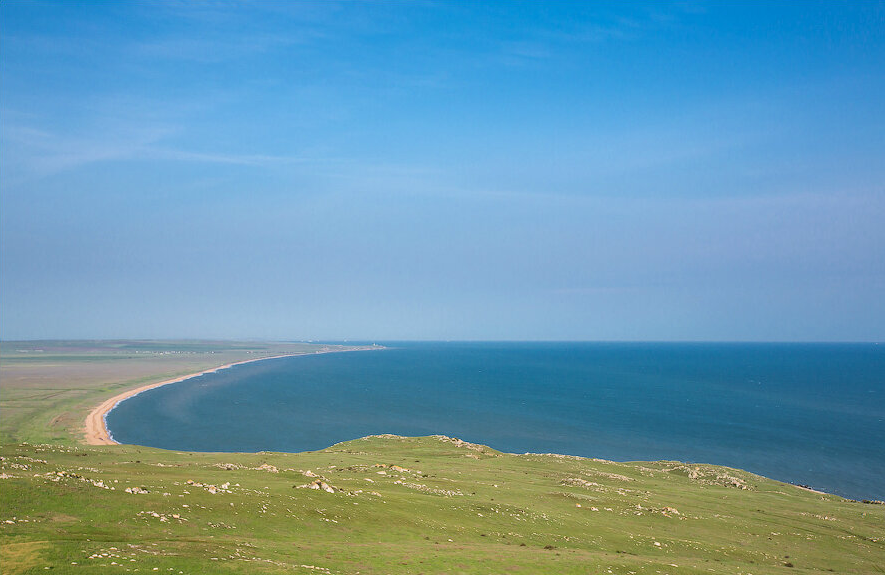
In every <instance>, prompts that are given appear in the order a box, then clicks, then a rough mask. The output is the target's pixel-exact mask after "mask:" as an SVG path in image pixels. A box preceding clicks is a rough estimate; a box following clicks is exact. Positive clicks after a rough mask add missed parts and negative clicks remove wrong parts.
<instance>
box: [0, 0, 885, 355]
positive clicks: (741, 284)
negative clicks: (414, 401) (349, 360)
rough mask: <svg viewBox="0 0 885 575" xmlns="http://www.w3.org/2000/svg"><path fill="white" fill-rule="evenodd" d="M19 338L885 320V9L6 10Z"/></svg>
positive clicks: (512, 334)
mask: <svg viewBox="0 0 885 575" xmlns="http://www.w3.org/2000/svg"><path fill="white" fill-rule="evenodd" d="M0 338H2V339H4V340H13V339H56V338H90V339H107V338H222V339H236V338H257V339H275V340H343V339H350V340H380V341H383V340H398V339H401V340H404V339H425V340H446V339H455V340H457V339H460V340H667V341H670V340H676V341H678V340H690V341H708V340H713V341H881V340H883V339H885V3H883V2H875V1H864V2H811V1H808V2H804V1H803V2H776V3H771V2H719V1H717V2H712V1H711V2H701V1H698V2H635V1H634V2H584V1H580V2H578V1H576V2H528V1H526V2H517V1H510V2H507V1H488V2H460V1H454V2H420V1H418V2H395V1H385V2H381V1H379V2H340V3H338V2H330V1H322V2H279V3H274V2H238V1H205V2H184V1H182V2H175V1H157V2H151V1H139V2H85V1H84V2H70V1H66V2H44V1H27V2H26V1H21V0H4V1H3V2H2V3H0Z"/></svg>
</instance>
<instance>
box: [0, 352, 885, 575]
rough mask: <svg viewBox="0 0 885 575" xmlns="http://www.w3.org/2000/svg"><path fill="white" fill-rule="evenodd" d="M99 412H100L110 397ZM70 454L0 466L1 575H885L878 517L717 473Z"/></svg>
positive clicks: (453, 446)
mask: <svg viewBox="0 0 885 575" xmlns="http://www.w3.org/2000/svg"><path fill="white" fill-rule="evenodd" d="M4 363H5V358H4ZM219 363H222V362H219ZM0 369H2V370H5V367H2V364H0ZM166 369H167V366H165V365H164V366H163V367H162V370H164V372H165V371H166ZM6 373H8V372H6V371H2V372H0V375H4V376H5V374H6ZM3 379H5V377H4V378H3ZM9 389H10V388H9V387H8V384H7V382H5V381H4V383H3V394H4V396H5V395H6V393H7V391H8V390H9ZM45 393H49V391H48V390H45ZM90 393H92V392H90ZM95 393H96V395H93V396H91V397H93V399H94V400H96V402H97V399H102V398H103V397H104V396H102V393H112V391H111V390H108V391H105V392H101V393H99V392H95ZM17 397H20V396H17ZM3 400H4V404H3V410H4V419H5V410H6V409H7V408H8V407H7V405H8V404H7V403H6V398H5V397H4V398H3ZM13 407H15V406H13ZM30 409H32V410H33V411H32V412H33V413H43V412H42V411H41V410H40V408H39V407H31V408H30ZM6 425H7V424H6V423H5V422H4V426H6ZM4 429H6V428H5V427H4ZM8 433H9V434H10V435H12V436H16V434H21V435H24V434H25V432H23V431H21V430H20V429H16V428H14V427H13V426H10V428H9V431H8ZM21 435H18V436H19V437H21ZM72 437H73V436H68V437H67V439H64V440H62V441H59V442H50V443H43V444H38V443H37V442H35V441H30V442H29V443H22V442H21V440H17V441H16V442H11V443H5V444H3V445H2V447H0V454H2V460H0V476H2V479H0V542H2V547H0V570H2V572H3V573H29V572H33V573H37V572H40V573H45V572H46V570H47V568H50V569H51V570H52V571H53V572H55V573H135V572H141V573H153V572H161V573H163V572H165V573H502V572H522V573H621V574H624V575H628V574H639V573H649V574H656V573H730V574H737V573H752V574H756V575H758V574H760V573H812V572H823V573H826V572H834V573H881V572H883V568H885V567H883V566H885V506H883V505H876V504H864V503H859V502H853V501H849V500H845V499H842V498H839V497H836V496H831V495H823V494H819V493H814V492H811V491H807V490H803V489H800V488H797V487H795V486H792V485H787V484H783V483H779V482H776V481H772V480H769V479H765V478H762V477H759V476H756V475H752V474H749V473H745V472H742V471H737V470H732V469H727V468H722V467H714V466H703V465H690V466H687V465H683V464H680V463H676V462H655V463H613V462H607V461H601V460H591V459H581V458H574V457H563V456H556V455H512V454H502V453H499V452H497V451H494V450H492V449H489V448H487V447H483V446H478V445H473V444H467V443H464V442H460V441H458V440H453V439H450V438H445V437H425V438H402V437H396V436H378V437H371V438H364V439H357V440H354V441H349V442H346V443H341V444H338V445H334V446H331V447H330V448H328V449H325V450H322V451H318V452H311V453H300V454H279V453H258V454H206V453H181V452H170V451H163V450H156V449H148V448H141V447H136V446H107V447H104V446H102V447H87V446H83V445H78V444H76V442H75V441H74V440H73V439H72ZM311 486H313V487H317V488H316V489H313V488H311Z"/></svg>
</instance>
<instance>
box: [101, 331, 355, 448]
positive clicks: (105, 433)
mask: <svg viewBox="0 0 885 575" xmlns="http://www.w3.org/2000/svg"><path fill="white" fill-rule="evenodd" d="M338 351H350V350H347V349H342V350H332V349H327V350H319V351H308V352H301V353H287V354H284V355H272V356H268V357H256V358H254V359H244V360H243V361H235V362H233V363H226V364H224V365H220V366H218V367H212V368H209V369H206V370H203V371H198V372H197V373H191V374H188V375H182V376H181V377H176V378H174V379H167V380H166V381H159V382H157V383H149V384H147V385H142V386H141V387H136V388H135V389H130V390H129V391H124V392H123V393H120V394H117V395H115V396H114V397H112V398H110V399H108V400H105V401H104V402H102V403H101V405H99V406H98V407H96V408H95V409H93V410H92V412H91V413H90V414H89V415H88V416H87V417H86V443H87V444H88V445H120V443H119V442H118V441H114V439H113V438H112V437H111V433H110V431H109V430H108V425H107V420H106V419H105V417H106V416H107V414H108V413H110V411H111V410H112V409H114V408H115V407H116V406H117V404H118V403H120V402H121V401H123V400H124V399H129V398H130V397H132V396H133V395H138V394H139V393H141V392H143V391H147V390H149V389H154V388H155V387H162V386H164V385H169V384H170V383H179V382H182V381H184V380H186V379H190V378H192V377H198V376H201V375H205V374H207V373H215V372H216V371H221V370H222V369H228V368H230V367H233V366H235V365H243V364H244V363H253V362H256V361H264V360H266V359H279V358H282V357H296V356H299V355H315V354H317V353H335V352H338Z"/></svg>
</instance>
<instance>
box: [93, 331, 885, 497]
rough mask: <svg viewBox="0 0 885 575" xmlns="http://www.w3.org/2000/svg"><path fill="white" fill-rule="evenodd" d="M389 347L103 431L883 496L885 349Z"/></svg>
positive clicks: (185, 388)
mask: <svg viewBox="0 0 885 575" xmlns="http://www.w3.org/2000/svg"><path fill="white" fill-rule="evenodd" d="M385 345H387V346H388V349H384V350H380V351H366V352H354V353H335V354H321V355H309V356H302V357H294V358H283V359H273V360H267V361H263V362H258V363H253V364H247V365H242V366H237V367H234V368H231V369H228V370H224V371H221V372H219V373H216V374H208V375H204V376H200V377H197V378H193V379H191V380H188V381H185V382H182V383H178V384H175V385H169V386H165V387H161V388H157V389H154V390H150V391H147V392H144V393H142V394H140V395H138V396H136V397H134V398H132V399H129V400H127V401H124V402H122V403H121V404H120V405H119V406H118V407H117V408H116V409H114V410H113V411H112V412H111V413H110V414H109V415H108V418H107V421H108V425H109V427H110V429H111V432H112V434H113V437H114V438H115V439H116V440H117V441H120V442H122V443H133V444H140V445H148V446H153V447H161V448H166V449H175V450H191V451H289V452H297V451H306V450H317V449H322V448H325V447H328V446H329V445H331V444H333V443H336V442H339V441H344V440H348V439H355V438H358V437H362V436H365V435H372V434H379V433H395V434H398V435H430V434H444V435H450V436H455V437H460V438H462V439H465V440H467V441H472V442H477V443H483V444H486V445H489V446H491V447H494V448H496V449H499V450H502V451H508V452H515V453H522V452H526V451H532V452H552V453H565V454H572V455H582V456H587V457H600V458H604V459H613V460H618V461H632V460H660V459H671V460H681V461H689V462H697V463H716V464H721V465H728V466H730V467H737V468H741V469H746V470H748V471H752V472H755V473H759V474H761V475H765V476H768V477H772V478H775V479H779V480H781V481H789V482H793V483H799V484H808V485H811V486H812V487H815V488H818V489H822V490H824V491H828V492H831V493H837V494H839V495H843V496H846V497H851V498H855V499H885V346H878V345H874V344H684V343H680V344H666V343H387V344H385Z"/></svg>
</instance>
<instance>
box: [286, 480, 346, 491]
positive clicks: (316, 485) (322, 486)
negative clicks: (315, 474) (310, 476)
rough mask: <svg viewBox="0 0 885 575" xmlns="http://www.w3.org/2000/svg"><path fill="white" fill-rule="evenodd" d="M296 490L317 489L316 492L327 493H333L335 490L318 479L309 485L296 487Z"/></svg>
mask: <svg viewBox="0 0 885 575" xmlns="http://www.w3.org/2000/svg"><path fill="white" fill-rule="evenodd" d="M296 489H317V490H322V491H325V492H327V493H335V491H336V489H335V488H334V487H332V486H331V485H329V484H328V483H326V482H325V481H322V480H320V479H315V480H313V481H311V482H310V483H305V484H304V485H298V486H297V487H296Z"/></svg>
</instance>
